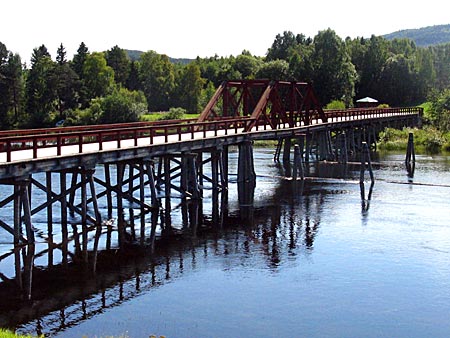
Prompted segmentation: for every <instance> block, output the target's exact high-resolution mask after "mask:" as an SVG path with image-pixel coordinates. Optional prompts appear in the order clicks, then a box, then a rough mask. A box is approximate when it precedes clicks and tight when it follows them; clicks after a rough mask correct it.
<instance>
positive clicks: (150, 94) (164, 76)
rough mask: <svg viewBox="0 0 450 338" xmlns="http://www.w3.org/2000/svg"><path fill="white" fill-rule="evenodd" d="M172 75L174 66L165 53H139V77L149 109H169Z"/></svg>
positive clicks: (172, 82)
mask: <svg viewBox="0 0 450 338" xmlns="http://www.w3.org/2000/svg"><path fill="white" fill-rule="evenodd" d="M174 76H175V75H174V67H173V64H172V63H170V61H169V58H168V57H167V55H160V54H158V53H156V52H154V51H149V52H146V53H143V54H142V55H141V60H140V69H139V78H140V82H141V83H142V89H143V91H144V94H145V97H146V98H147V102H148V107H149V110H150V111H167V110H169V108H170V99H171V95H172V92H173V90H174V87H175V82H174V81H175V78H174Z"/></svg>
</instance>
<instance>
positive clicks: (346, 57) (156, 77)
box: [0, 29, 450, 129]
mask: <svg viewBox="0 0 450 338" xmlns="http://www.w3.org/2000/svg"><path fill="white" fill-rule="evenodd" d="M256 78H265V79H274V80H294V81H306V82H311V83H312V85H313V87H314V89H315V91H316V93H317V95H318V97H319V100H320V102H321V103H322V104H324V105H325V104H327V103H329V102H331V101H335V100H338V101H342V102H344V103H345V105H346V106H347V107H351V106H353V104H354V101H355V99H358V98H362V97H365V96H370V97H374V98H376V99H378V100H379V102H382V103H387V104H389V105H391V106H398V105H414V104H418V103H422V102H423V101H425V100H426V99H427V97H430V95H431V96H433V95H434V97H439V95H440V93H442V92H444V91H445V89H448V88H450V44H444V45H438V46H433V47H428V48H418V47H417V46H416V45H415V44H414V42H412V41H411V40H408V39H394V40H392V41H388V40H386V39H384V38H383V37H377V36H372V37H370V38H355V39H351V38H347V39H345V40H343V39H341V38H340V37H339V36H337V34H336V33H335V32H334V31H333V30H331V29H327V30H324V31H321V32H319V33H318V34H317V35H316V36H315V37H314V38H309V37H306V36H304V35H302V34H294V33H292V32H289V31H287V32H284V33H282V34H278V35H277V36H276V37H275V39H274V41H273V43H272V45H271V46H270V47H269V48H268V51H267V54H266V55H265V56H264V57H259V56H254V55H252V54H251V53H250V52H248V51H243V52H242V53H241V54H240V55H237V56H228V57H219V56H217V55H216V56H213V57H209V58H199V57H198V58H197V59H195V60H192V61H191V62H188V63H186V62H184V63H173V62H171V60H170V59H169V57H168V56H167V55H163V54H158V53H156V52H154V51H148V52H144V53H142V54H141V55H140V56H139V59H137V60H134V61H133V60H132V59H131V58H130V57H129V55H128V53H127V51H126V50H124V49H121V48H119V47H118V46H114V47H112V48H111V49H110V50H107V51H105V52H90V51H89V49H88V47H87V46H86V45H85V44H84V43H81V44H80V46H79V48H78V50H77V52H76V54H75V55H74V56H73V58H72V60H68V59H67V55H66V50H65V48H64V46H63V44H61V45H60V46H59V48H58V50H57V51H56V56H55V58H54V59H53V58H52V56H51V54H50V52H49V51H48V50H47V48H46V47H45V46H44V45H41V46H40V47H38V48H35V49H34V50H33V53H32V57H31V64H30V66H29V67H27V66H25V65H24V64H23V63H22V60H21V57H20V55H18V54H15V53H13V52H11V51H9V50H8V49H7V47H6V46H5V45H4V44H3V43H1V42H0V128H1V129H11V128H36V127H49V126H55V125H61V124H64V125H81V124H97V123H111V122H128V121H137V120H139V117H140V116H141V115H142V114H145V113H147V112H149V111H150V112H155V111H168V110H169V109H170V108H172V107H181V108H184V109H185V110H186V111H187V112H190V113H198V112H199V111H201V109H202V108H203V107H204V106H205V105H206V103H207V101H208V100H209V98H210V97H211V96H212V94H213V93H214V91H215V89H216V88H217V87H218V86H219V85H220V83H221V82H222V81H224V80H231V79H256ZM63 121H64V122H63Z"/></svg>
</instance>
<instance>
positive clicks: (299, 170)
mask: <svg viewBox="0 0 450 338" xmlns="http://www.w3.org/2000/svg"><path fill="white" fill-rule="evenodd" d="M297 174H298V176H300V179H302V180H303V179H305V171H304V168H303V158H302V151H301V149H300V146H299V145H298V144H296V145H294V170H293V174H292V178H293V179H294V180H297Z"/></svg>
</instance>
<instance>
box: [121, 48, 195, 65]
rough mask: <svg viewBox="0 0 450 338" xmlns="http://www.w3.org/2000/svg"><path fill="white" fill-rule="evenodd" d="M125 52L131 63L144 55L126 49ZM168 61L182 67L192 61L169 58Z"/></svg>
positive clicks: (137, 51) (138, 51) (140, 52)
mask: <svg viewBox="0 0 450 338" xmlns="http://www.w3.org/2000/svg"><path fill="white" fill-rule="evenodd" d="M125 52H126V53H127V54H128V57H129V58H130V60H131V61H138V60H139V58H140V57H141V54H143V53H144V52H142V51H140V50H128V49H125ZM169 60H170V62H172V63H178V64H182V65H187V64H188V63H190V62H192V61H193V60H192V59H176V58H171V57H169Z"/></svg>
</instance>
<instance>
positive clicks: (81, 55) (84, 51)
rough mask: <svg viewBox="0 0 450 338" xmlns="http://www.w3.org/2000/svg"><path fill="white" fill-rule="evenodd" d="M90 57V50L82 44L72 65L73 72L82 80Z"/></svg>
mask: <svg viewBox="0 0 450 338" xmlns="http://www.w3.org/2000/svg"><path fill="white" fill-rule="evenodd" d="M88 55H89V50H88V48H87V47H86V45H85V44H84V42H82V43H81V44H80V46H79V47H78V50H77V53H76V54H75V55H74V56H73V60H72V63H71V66H72V68H73V70H74V71H75V73H77V74H78V77H79V78H80V79H83V66H84V62H85V61H86V58H87V56H88Z"/></svg>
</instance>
